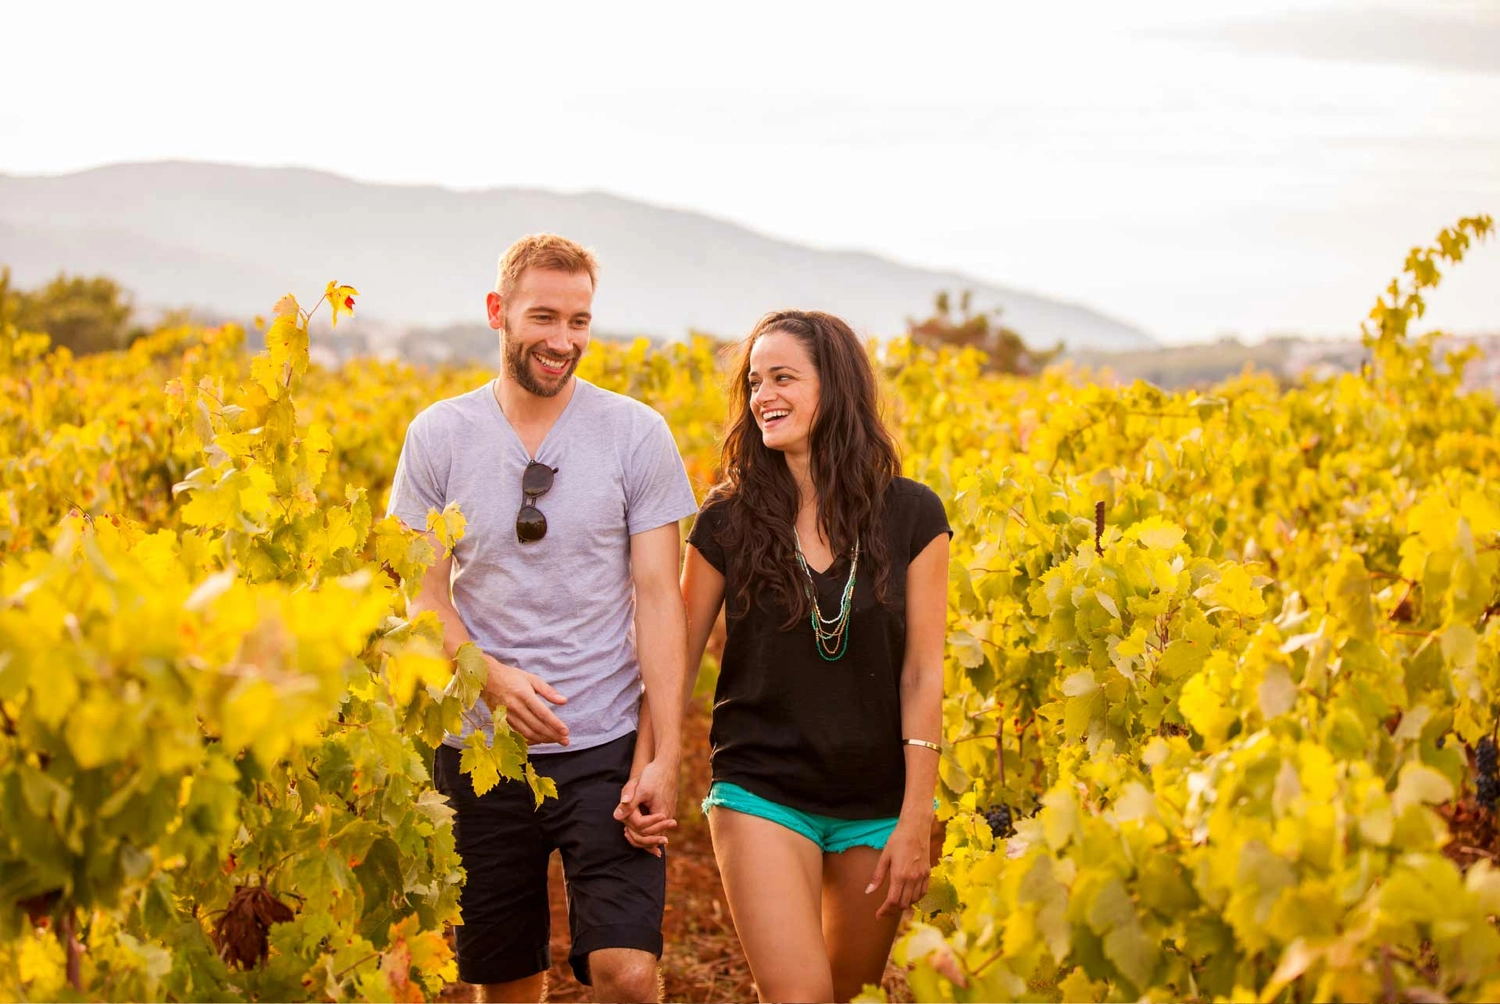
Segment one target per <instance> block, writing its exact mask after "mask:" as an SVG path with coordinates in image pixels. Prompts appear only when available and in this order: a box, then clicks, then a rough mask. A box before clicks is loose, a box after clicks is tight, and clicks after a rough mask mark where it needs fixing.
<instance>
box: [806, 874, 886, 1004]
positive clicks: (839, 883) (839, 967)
mask: <svg viewBox="0 0 1500 1004" xmlns="http://www.w3.org/2000/svg"><path fill="white" fill-rule="evenodd" d="M879 860H880V852H879V851H877V850H876V849H875V848H873V847H851V848H849V849H848V850H847V851H844V852H843V853H841V854H827V855H824V857H823V940H824V944H825V945H827V948H828V962H829V969H830V972H831V974H832V977H833V998H832V999H833V1000H836V1001H847V1000H849V999H850V998H851V997H853V996H854V995H855V994H857V993H859V989H860V987H862V986H864V985H865V984H866V983H873V984H875V985H876V986H879V985H880V980H881V977H882V976H883V975H884V974H885V964H886V960H887V959H889V958H890V956H891V943H892V942H893V941H895V940H896V928H897V927H899V926H900V924H901V915H900V914H896V915H895V916H891V917H877V916H875V911H876V910H878V909H879V908H880V904H882V903H884V902H885V896H886V892H887V886H888V884H889V883H885V884H882V885H881V886H880V888H878V889H876V890H875V891H874V892H872V893H869V894H868V895H867V894H866V893H865V888H866V887H867V886H868V885H869V884H870V879H871V878H872V877H873V876H874V874H875V864H876V862H878V861H879Z"/></svg>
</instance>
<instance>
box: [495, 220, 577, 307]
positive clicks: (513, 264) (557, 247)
mask: <svg viewBox="0 0 1500 1004" xmlns="http://www.w3.org/2000/svg"><path fill="white" fill-rule="evenodd" d="M528 268H550V269H556V270H557V271H559V272H571V273H574V274H577V273H580V272H586V273H588V277H589V283H590V284H591V285H594V286H597V285H599V261H598V259H596V258H595V257H594V253H593V252H592V251H590V250H589V249H588V248H586V247H584V246H583V245H581V244H578V243H576V242H574V241H570V240H568V239H567V238H566V237H559V236H558V235H557V234H527V235H526V236H525V237H522V238H521V239H520V240H518V241H516V242H515V243H514V244H512V245H511V246H510V247H508V248H506V249H505V253H504V254H502V255H501V256H500V274H499V275H498V276H496V277H495V292H497V293H499V294H500V295H501V296H509V295H510V294H511V292H512V291H514V290H515V288H516V283H518V282H520V281H521V273H523V272H525V271H526V270H527V269H528Z"/></svg>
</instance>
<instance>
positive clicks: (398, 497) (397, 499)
mask: <svg viewBox="0 0 1500 1004" xmlns="http://www.w3.org/2000/svg"><path fill="white" fill-rule="evenodd" d="M425 425H426V423H425V422H423V420H422V416H421V415H418V416H417V417H416V418H415V419H413V420H412V423H411V425H409V426H407V428H406V442H405V443H403V444H402V446H401V459H400V460H398V461H397V462H396V476H395V477H394V478H393V479H392V481H391V501H390V505H388V506H387V507H386V515H388V516H395V517H397V518H399V519H400V520H401V522H403V523H405V524H406V525H407V526H409V527H411V528H412V529H413V530H426V529H427V513H428V510H431V509H438V510H441V509H442V508H443V506H445V505H447V494H448V484H447V481H448V479H447V477H446V476H440V475H439V473H438V465H437V464H436V463H435V459H436V458H434V456H433V454H432V449H431V448H430V446H429V445H428V443H427V439H426V436H425V435H424V434H423V430H424V427H425Z"/></svg>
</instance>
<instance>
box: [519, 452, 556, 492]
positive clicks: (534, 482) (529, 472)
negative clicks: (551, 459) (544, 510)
mask: <svg viewBox="0 0 1500 1004" xmlns="http://www.w3.org/2000/svg"><path fill="white" fill-rule="evenodd" d="M551 487H552V468H550V467H548V466H547V465H546V464H539V463H536V462H535V461H533V462H532V463H530V464H528V465H527V467H526V473H524V474H522V475H521V491H522V492H523V493H525V494H527V495H532V496H535V495H542V494H545V493H546V492H547V491H548V490H549V489H551Z"/></svg>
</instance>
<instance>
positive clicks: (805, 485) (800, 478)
mask: <svg viewBox="0 0 1500 1004" xmlns="http://www.w3.org/2000/svg"><path fill="white" fill-rule="evenodd" d="M783 456H784V457H785V458H786V469H787V470H788V471H790V472H791V474H792V481H793V482H794V483H795V484H796V485H797V495H798V498H799V500H800V503H801V505H802V506H812V507H814V508H816V507H817V505H818V491H817V488H816V487H815V486H814V485H813V479H812V458H811V456H810V454H809V453H808V452H807V451H806V450H803V451H801V452H800V453H786V454H783Z"/></svg>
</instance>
